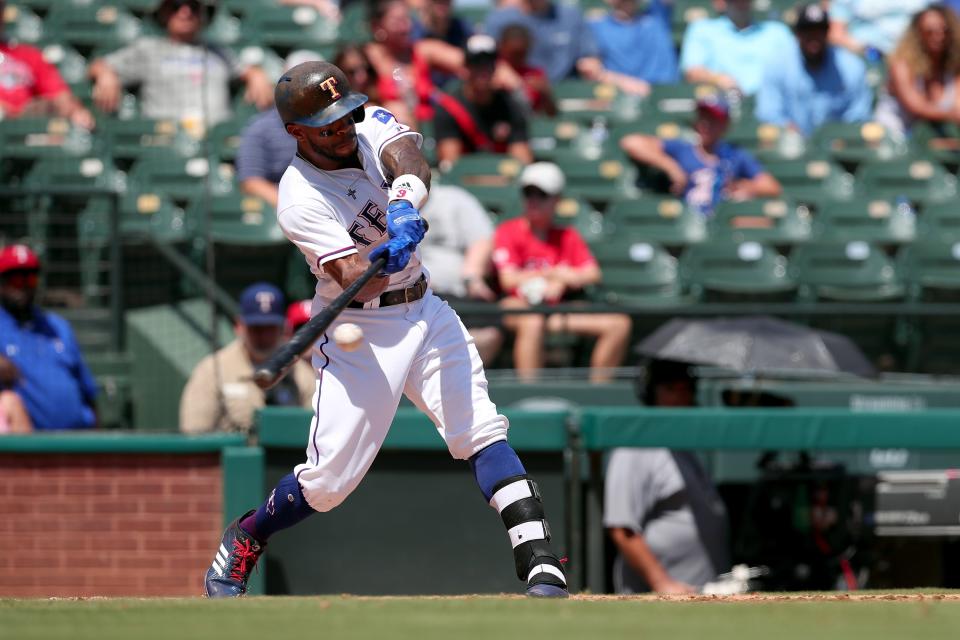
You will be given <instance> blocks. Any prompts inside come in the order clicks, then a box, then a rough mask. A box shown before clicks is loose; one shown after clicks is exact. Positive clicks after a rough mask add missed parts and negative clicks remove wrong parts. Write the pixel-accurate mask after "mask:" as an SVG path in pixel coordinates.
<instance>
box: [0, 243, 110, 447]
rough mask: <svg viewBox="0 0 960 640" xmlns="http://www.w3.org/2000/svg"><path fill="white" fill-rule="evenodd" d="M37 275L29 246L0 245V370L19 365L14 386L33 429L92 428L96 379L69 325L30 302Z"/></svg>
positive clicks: (33, 257)
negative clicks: (2, 361)
mask: <svg viewBox="0 0 960 640" xmlns="http://www.w3.org/2000/svg"><path fill="white" fill-rule="evenodd" d="M39 275H40V260H39V259H38V258H37V256H36V254H35V253H34V252H33V251H31V250H30V248H29V247H27V246H26V245H22V244H14V245H8V246H6V247H4V248H3V249H0V354H2V355H0V360H4V359H5V360H8V361H9V362H7V363H0V369H3V368H7V370H8V372H9V367H10V365H11V364H12V365H13V366H14V367H15V368H16V369H17V370H19V372H20V379H19V382H17V384H16V385H15V386H14V390H15V391H16V392H17V394H18V395H19V396H20V398H21V399H22V400H23V404H24V405H25V406H26V408H27V414H28V415H29V417H30V421H31V422H32V423H33V428H34V429H35V430H38V431H40V430H54V429H90V428H93V427H95V426H96V424H97V414H96V407H95V404H94V403H95V400H96V397H97V383H96V381H95V380H94V378H93V374H91V373H90V370H89V369H88V368H87V365H86V364H85V363H84V361H83V357H82V356H81V354H80V347H79V346H78V345H77V340H76V338H74V335H73V331H72V330H71V329H70V324H69V323H68V322H67V321H66V320H64V319H63V318H61V317H60V316H58V315H55V314H53V313H50V312H48V311H44V310H42V309H41V308H40V307H38V306H37V305H36V304H34V300H35V298H36V292H37V281H38V278H39ZM6 378H7V379H8V380H9V379H10V374H9V373H8V374H7V376H6Z"/></svg>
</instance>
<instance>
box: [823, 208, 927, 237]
mask: <svg viewBox="0 0 960 640" xmlns="http://www.w3.org/2000/svg"><path fill="white" fill-rule="evenodd" d="M814 233H815V235H816V237H817V238H820V239H824V240H829V241H831V242H834V241H835V242H851V241H854V240H863V241H865V242H874V243H878V244H902V243H905V242H912V241H913V239H914V237H915V236H916V216H915V215H914V212H913V209H912V208H911V207H910V206H908V205H897V204H896V203H894V202H890V201H889V200H883V199H879V198H877V199H874V198H870V199H866V198H863V199H857V200H853V201H851V202H829V201H828V202H825V203H824V204H823V207H822V208H821V209H820V210H819V211H818V212H817V216H816V224H815V225H814Z"/></svg>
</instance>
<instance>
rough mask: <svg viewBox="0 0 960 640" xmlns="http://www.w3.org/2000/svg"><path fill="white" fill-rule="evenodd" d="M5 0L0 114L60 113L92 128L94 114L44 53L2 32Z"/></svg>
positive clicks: (1, 0) (0, 0)
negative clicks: (46, 58)
mask: <svg viewBox="0 0 960 640" xmlns="http://www.w3.org/2000/svg"><path fill="white" fill-rule="evenodd" d="M5 5H6V0H0V118H8V119H9V118H17V117H20V116H41V117H48V116H54V115H55V116H60V117H62V118H68V119H69V120H70V122H72V123H73V124H75V125H76V126H78V127H82V128H84V129H93V127H94V125H95V122H94V119H93V116H92V115H91V114H90V112H89V111H87V109H86V108H84V106H83V105H82V104H80V101H79V100H77V99H76V97H74V95H73V93H71V92H70V88H69V87H68V86H67V83H66V82H64V81H63V78H62V77H60V72H59V71H57V68H56V67H54V66H53V65H52V64H50V63H49V62H47V61H46V60H44V59H43V54H42V53H40V51H39V50H38V49H36V48H34V47H31V46H29V45H26V44H19V43H15V42H10V41H9V40H7V39H6V37H5V34H4V27H5V24H4V21H3V19H2V18H3V15H4V11H5Z"/></svg>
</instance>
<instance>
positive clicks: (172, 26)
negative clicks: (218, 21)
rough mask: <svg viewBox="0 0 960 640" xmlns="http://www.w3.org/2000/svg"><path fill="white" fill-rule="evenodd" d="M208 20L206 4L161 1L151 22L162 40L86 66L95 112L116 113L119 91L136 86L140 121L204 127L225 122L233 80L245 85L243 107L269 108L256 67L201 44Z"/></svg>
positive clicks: (265, 82) (145, 41) (269, 90)
mask: <svg viewBox="0 0 960 640" xmlns="http://www.w3.org/2000/svg"><path fill="white" fill-rule="evenodd" d="M212 14H213V8H212V3H210V2H208V1H204V2H201V0H163V1H162V2H161V3H160V4H159V6H158V8H157V10H156V12H155V16H156V19H157V21H158V22H159V23H160V24H161V25H162V26H163V29H164V31H165V35H164V36H159V37H153V36H148V37H142V38H138V39H137V40H136V41H135V42H133V43H132V44H130V45H127V46H126V47H124V48H122V49H120V50H118V51H114V52H113V53H110V54H109V55H107V56H104V57H103V58H98V59H97V60H94V61H93V63H92V64H91V65H90V77H91V78H92V79H93V81H94V86H93V101H94V103H95V104H96V106H97V107H98V108H99V109H101V110H102V111H105V112H107V113H111V112H114V111H116V110H117V107H118V105H119V104H120V97H121V89H122V88H123V87H125V86H130V85H135V84H139V85H140V110H141V113H142V115H143V116H144V117H147V118H156V119H160V120H186V121H190V122H196V123H205V125H206V126H208V127H209V126H213V125H214V124H216V123H218V122H222V121H223V120H227V119H229V118H230V81H231V80H237V79H239V80H242V81H243V83H244V84H245V85H246V93H245V96H244V97H245V99H246V100H247V102H251V103H253V104H255V105H256V106H257V108H258V109H261V110H262V109H265V108H267V107H268V106H270V104H271V103H272V102H273V87H272V86H271V84H270V81H269V79H267V76H266V74H265V73H264V72H263V70H262V69H261V68H260V67H257V66H253V65H244V64H242V63H240V61H238V60H236V59H234V58H233V56H231V55H230V54H229V53H228V52H227V51H224V50H223V49H220V48H218V47H212V46H209V45H207V44H206V43H204V42H203V41H202V39H201V34H202V32H203V29H204V28H205V27H206V26H207V24H208V22H209V20H210V18H211V16H212Z"/></svg>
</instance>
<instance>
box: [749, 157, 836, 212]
mask: <svg viewBox="0 0 960 640" xmlns="http://www.w3.org/2000/svg"><path fill="white" fill-rule="evenodd" d="M763 168H764V169H766V170H767V171H768V172H770V174H771V175H772V176H773V177H775V178H776V179H777V180H779V181H780V184H781V185H782V186H783V193H784V196H786V197H787V198H790V199H791V200H793V201H794V202H797V203H799V204H805V205H807V206H808V207H814V208H816V207H817V206H818V205H819V203H820V202H822V201H823V200H826V199H831V200H847V199H849V198H851V197H853V193H854V178H853V175H851V174H850V173H848V172H846V171H844V170H843V167H841V166H840V165H838V164H837V163H835V162H832V161H830V160H829V159H826V158H822V157H807V158H799V159H786V158H780V159H774V158H767V159H765V160H764V162H763Z"/></svg>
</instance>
